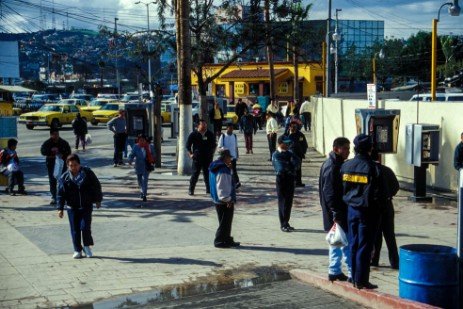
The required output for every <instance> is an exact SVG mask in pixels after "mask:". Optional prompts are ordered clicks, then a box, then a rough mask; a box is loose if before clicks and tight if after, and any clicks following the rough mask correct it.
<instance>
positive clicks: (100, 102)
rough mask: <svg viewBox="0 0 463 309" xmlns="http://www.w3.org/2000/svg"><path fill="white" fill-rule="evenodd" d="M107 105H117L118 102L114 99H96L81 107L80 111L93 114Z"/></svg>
mask: <svg viewBox="0 0 463 309" xmlns="http://www.w3.org/2000/svg"><path fill="white" fill-rule="evenodd" d="M108 103H119V100H115V99H96V100H94V101H92V102H90V104H89V105H88V106H87V107H83V108H82V109H83V110H85V111H89V112H94V111H96V110H99V109H100V108H102V107H103V106H105V105H106V104H108Z"/></svg>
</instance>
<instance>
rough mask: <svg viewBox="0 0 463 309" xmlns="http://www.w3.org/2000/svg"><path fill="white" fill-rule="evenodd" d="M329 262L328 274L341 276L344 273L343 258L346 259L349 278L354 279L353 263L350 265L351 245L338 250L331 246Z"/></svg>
mask: <svg viewBox="0 0 463 309" xmlns="http://www.w3.org/2000/svg"><path fill="white" fill-rule="evenodd" d="M328 252H329V260H330V265H329V267H328V274H330V275H339V274H341V273H342V265H341V264H342V263H341V262H342V258H343V257H344V263H345V264H346V266H347V277H350V278H351V277H352V274H351V263H350V249H349V245H347V246H345V247H342V248H338V247H334V246H329V251H328Z"/></svg>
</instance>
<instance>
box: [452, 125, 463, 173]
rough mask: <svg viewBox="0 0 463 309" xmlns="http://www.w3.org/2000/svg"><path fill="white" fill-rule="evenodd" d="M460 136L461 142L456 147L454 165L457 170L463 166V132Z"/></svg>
mask: <svg viewBox="0 0 463 309" xmlns="http://www.w3.org/2000/svg"><path fill="white" fill-rule="evenodd" d="M460 138H461V142H460V143H458V145H457V147H455V154H454V156H453V166H454V167H455V169H456V170H457V171H458V170H460V169H461V168H463V132H462V133H461V136H460Z"/></svg>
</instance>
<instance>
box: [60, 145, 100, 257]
mask: <svg viewBox="0 0 463 309" xmlns="http://www.w3.org/2000/svg"><path fill="white" fill-rule="evenodd" d="M66 165H67V166H68V168H69V169H68V171H67V172H65V173H63V175H61V178H60V179H59V189H58V217H60V218H62V217H63V211H64V205H65V204H66V205H67V206H68V207H67V213H68V218H69V224H70V227H71V236H72V244H73V246H74V254H73V256H72V257H73V258H75V259H77V258H81V257H82V249H83V250H84V252H85V256H86V257H87V258H90V257H92V251H91V249H90V246H93V244H94V243H93V237H92V212H93V203H95V205H96V208H97V209H98V208H100V206H101V201H102V199H103V194H102V193H101V184H100V181H99V180H98V178H97V177H96V175H95V173H93V171H92V170H91V169H90V168H88V167H83V166H81V165H80V158H79V156H78V155H76V154H71V155H70V156H68V158H67V159H66ZM82 243H83V246H82Z"/></svg>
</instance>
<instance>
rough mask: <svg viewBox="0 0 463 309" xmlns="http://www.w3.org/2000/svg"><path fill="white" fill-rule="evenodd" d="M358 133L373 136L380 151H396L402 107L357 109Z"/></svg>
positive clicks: (374, 142)
mask: <svg viewBox="0 0 463 309" xmlns="http://www.w3.org/2000/svg"><path fill="white" fill-rule="evenodd" d="M355 123H356V126H357V134H360V133H363V134H366V135H369V136H370V137H371V141H372V143H373V147H374V148H375V149H377V150H378V152H379V153H396V152H397V144H398V139H399V126H400V109H381V108H378V109H361V108H358V109H356V110H355Z"/></svg>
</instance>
